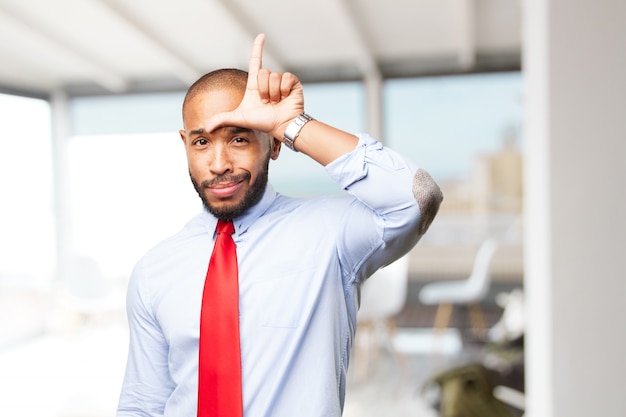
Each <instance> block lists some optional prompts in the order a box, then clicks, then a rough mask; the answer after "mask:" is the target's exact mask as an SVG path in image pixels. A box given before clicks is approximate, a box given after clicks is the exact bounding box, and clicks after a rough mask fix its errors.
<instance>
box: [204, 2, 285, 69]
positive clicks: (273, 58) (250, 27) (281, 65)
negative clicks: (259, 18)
mask: <svg viewBox="0 0 626 417" xmlns="http://www.w3.org/2000/svg"><path fill="white" fill-rule="evenodd" d="M212 3H214V4H219V5H220V6H221V7H222V10H223V11H224V13H226V14H227V15H228V16H230V17H231V18H232V20H233V21H234V22H235V24H236V25H237V27H238V30H239V31H240V32H242V33H244V34H245V35H246V37H248V38H250V39H254V38H256V35H258V34H259V33H261V32H263V31H262V30H261V29H260V28H259V27H258V25H257V24H256V23H255V22H254V20H253V19H251V18H250V16H248V13H246V11H245V10H244V9H242V8H240V7H239V6H237V4H236V2H234V1H232V0H215V1H213V2H212ZM250 46H252V44H251V45H250ZM263 61H270V62H271V64H272V70H274V71H278V72H284V71H285V68H286V65H285V60H284V59H282V57H281V56H280V55H279V54H278V53H277V52H276V50H275V49H274V48H272V45H271V44H270V42H267V43H266V44H265V45H264V46H263Z"/></svg>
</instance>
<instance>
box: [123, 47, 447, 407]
mask: <svg viewBox="0 0 626 417" xmlns="http://www.w3.org/2000/svg"><path fill="white" fill-rule="evenodd" d="M264 39H265V38H264V35H259V36H258V37H257V39H256V40H255V43H254V46H253V49H252V54H251V58H250V66H249V72H248V74H247V75H246V74H245V73H244V72H242V71H238V70H218V71H215V72H213V73H209V74H207V75H205V76H204V77H202V78H201V79H200V80H198V81H197V82H196V83H194V85H192V86H191V87H190V89H189V91H188V93H187V96H186V97H185V101H184V103H183V121H184V130H181V132H180V135H181V138H182V141H183V143H184V146H185V149H186V153H187V159H188V164H189V173H190V176H191V180H192V182H193V184H194V187H195V189H196V190H197V192H198V194H199V196H200V198H201V199H202V201H203V204H204V207H205V210H204V211H203V212H202V213H201V214H199V215H198V216H196V217H195V218H194V219H192V220H191V221H190V222H189V223H188V224H187V225H186V226H185V228H184V229H183V230H182V231H180V232H179V233H178V234H176V235H175V236H173V237H171V238H169V239H167V240H165V241H164V242H162V243H161V244H160V245H158V246H156V247H155V248H153V249H152V250H150V251H149V252H148V253H147V254H146V255H145V256H144V257H143V258H142V259H141V260H140V261H139V262H138V264H137V265H136V267H135V269H134V271H133V274H132V277H131V280H130V284H129V290H128V315H129V325H130V350H129V357H128V365H127V370H126V376H125V379H124V385H123V389H122V394H121V398H120V403H119V407H118V416H163V415H164V416H172V417H191V416H195V415H196V413H197V411H196V410H197V408H198V395H200V396H202V395H203V393H202V392H201V393H200V394H198V362H199V359H198V349H199V338H201V336H200V335H199V333H200V332H199V327H200V316H201V305H202V303H203V301H202V297H203V286H204V285H205V276H207V265H208V264H209V258H210V256H211V252H212V249H213V244H214V240H215V232H214V231H215V227H216V224H217V223H218V219H229V220H233V221H234V228H235V231H234V233H233V234H232V237H233V239H234V241H235V244H236V254H237V255H236V256H237V269H238V277H239V278H238V279H239V289H238V292H239V294H238V296H239V301H238V306H239V307H238V308H239V313H238V314H239V323H238V324H239V343H240V345H239V347H240V349H241V353H240V355H241V358H240V359H241V360H240V367H241V375H242V383H241V385H242V387H243V394H242V396H243V397H242V403H243V414H244V415H245V416H247V417H270V416H271V417H276V416H299V417H302V416H324V417H326V416H339V415H341V413H342V410H343V402H344V396H345V387H346V372H347V368H348V361H349V354H350V348H351V343H352V340H353V338H354V334H355V327H356V312H357V309H358V293H359V287H360V285H361V284H362V283H363V281H364V280H365V279H366V278H367V277H368V276H370V275H371V274H372V273H373V272H375V271H376V270H377V269H379V268H380V267H381V266H383V265H386V264H389V263H391V262H392V261H394V260H395V259H397V258H399V257H400V256H402V255H403V254H405V253H406V252H408V251H409V250H410V249H411V248H412V247H413V246H414V245H415V244H416V243H417V241H418V240H419V238H420V236H421V235H422V234H423V233H424V232H425V231H426V229H427V228H428V226H429V225H430V222H431V221H432V219H433V217H434V215H435V213H436V212H437V210H438V207H439V204H440V202H441V199H442V196H441V193H440V191H439V188H438V187H437V186H436V184H435V183H434V182H433V181H432V179H431V178H430V176H429V175H428V174H427V173H426V172H425V171H423V170H421V169H418V168H416V167H414V166H413V165H412V164H411V163H409V162H407V161H405V160H404V159H402V158H401V157H400V156H399V155H397V154H396V153H394V152H392V151H390V150H388V149H386V148H384V147H383V146H382V145H381V144H380V143H379V142H377V141H375V140H374V139H372V138H370V137H369V136H367V135H360V136H355V135H352V134H349V133H346V132H343V131H340V130H338V129H335V128H333V127H331V126H328V125H326V124H323V123H322V122H320V121H317V120H312V119H310V117H306V116H300V115H302V114H304V98H303V92H302V85H301V84H300V82H299V80H298V79H297V78H296V77H295V76H294V75H292V74H289V73H284V74H281V73H277V72H270V71H268V70H266V69H264V68H262V65H261V57H262V51H263V43H264ZM296 119H297V121H296ZM283 143H285V144H288V145H291V147H293V148H295V149H294V150H296V151H299V152H301V153H303V154H305V155H307V156H309V157H311V158H313V159H314V160H316V161H317V162H319V163H320V164H322V165H324V166H325V167H326V170H327V171H328V173H329V175H330V176H331V177H332V178H333V179H334V180H336V181H337V182H338V183H339V184H340V185H341V187H343V188H345V189H346V190H347V193H346V195H345V196H332V197H321V198H316V199H310V200H305V199H293V198H288V197H284V196H282V195H279V194H277V193H276V192H275V191H274V190H273V189H272V187H271V186H270V185H269V184H268V183H267V175H268V164H269V160H270V159H276V158H277V157H278V155H279V152H280V149H281V144H283ZM210 270H211V267H209V273H210V272H211V271H210ZM202 309H204V307H202ZM203 311H204V310H203ZM203 314H204V313H203ZM208 349H209V352H208V354H206V355H207V356H211V351H210V347H209V348H208ZM204 355H205V354H204V353H203V358H204V357H205V356H204ZM203 360H204V359H203ZM235 371H239V369H237V370H233V372H235ZM222 415H223V414H222Z"/></svg>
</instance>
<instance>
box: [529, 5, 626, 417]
mask: <svg viewBox="0 0 626 417" xmlns="http://www.w3.org/2000/svg"><path fill="white" fill-rule="evenodd" d="M524 7H525V23H524V31H525V34H524V42H525V51H524V73H525V77H526V83H527V85H526V99H527V107H526V109H527V121H526V135H527V148H526V149H527V155H526V158H525V163H526V166H525V172H526V178H525V180H526V208H525V209H526V219H525V221H526V227H527V229H526V242H525V243H526V252H525V253H526V259H525V269H526V281H525V282H526V294H527V301H528V307H529V308H528V315H529V324H528V340H527V395H528V397H527V398H528V405H527V412H528V414H527V415H529V416H533V417H543V416H554V417H577V416H580V417H583V416H584V417H588V416H623V415H624V410H625V409H626V395H625V388H626V382H625V381H624V375H626V360H625V359H624V354H625V352H626V325H624V323H623V317H626V303H625V302H624V297H625V295H626V219H625V218H624V213H626V26H625V25H624V24H623V22H624V18H626V2H624V1H622V0H612V1H606V0H605V1H595V2H582V1H578V2H570V1H562V0H561V1H559V0H527V1H526V2H525V3H524Z"/></svg>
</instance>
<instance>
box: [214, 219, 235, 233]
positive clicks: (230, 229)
mask: <svg viewBox="0 0 626 417" xmlns="http://www.w3.org/2000/svg"><path fill="white" fill-rule="evenodd" d="M215 230H216V231H217V234H220V233H226V234H227V235H232V234H233V233H235V226H234V225H233V221H232V220H223V219H219V220H218V221H217V227H216V228H215Z"/></svg>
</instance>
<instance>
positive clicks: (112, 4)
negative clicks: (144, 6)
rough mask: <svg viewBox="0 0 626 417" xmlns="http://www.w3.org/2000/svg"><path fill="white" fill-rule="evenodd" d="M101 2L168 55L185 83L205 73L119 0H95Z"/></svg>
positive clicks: (179, 77) (178, 75)
mask: <svg viewBox="0 0 626 417" xmlns="http://www.w3.org/2000/svg"><path fill="white" fill-rule="evenodd" d="M93 1H96V2H99V3H101V4H102V5H103V6H104V7H106V8H107V9H108V10H109V11H110V12H111V13H112V14H113V15H115V16H116V17H117V18H118V19H119V20H120V21H122V22H123V23H124V24H125V25H127V26H130V27H132V28H133V29H134V30H135V31H137V32H138V33H140V34H141V36H143V37H144V39H146V40H148V42H150V43H151V44H152V45H153V46H154V47H155V48H157V49H158V50H160V52H161V53H162V54H163V55H164V56H165V57H167V59H168V60H169V61H170V63H171V64H172V67H173V68H175V69H176V71H175V73H174V76H175V77H176V78H178V79H179V80H180V81H182V82H183V83H184V84H185V85H191V84H193V83H194V82H195V81H196V80H197V79H198V78H200V77H201V76H202V74H203V72H202V71H200V70H199V69H198V68H195V66H194V65H193V64H191V63H190V62H189V61H187V60H186V59H185V57H183V56H182V55H181V54H180V53H179V52H178V51H177V50H176V48H174V47H171V46H169V45H168V42H167V39H166V38H165V37H163V36H161V35H160V34H159V33H157V32H156V31H154V30H152V29H150V28H149V27H148V26H146V25H145V24H144V23H142V22H141V21H140V20H139V19H137V18H136V17H135V16H133V15H132V14H131V13H129V12H128V10H126V9H124V8H123V7H122V6H120V4H119V3H118V2H117V1H113V0H93Z"/></svg>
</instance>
